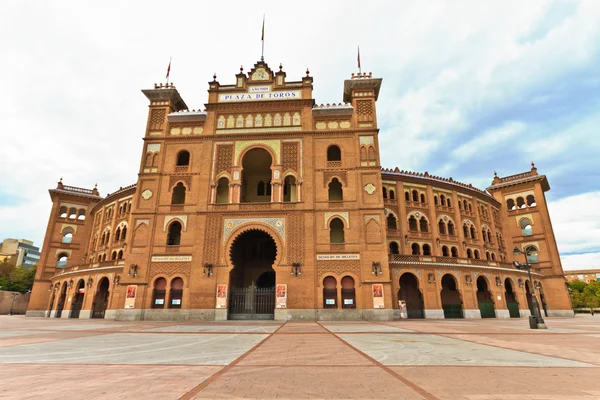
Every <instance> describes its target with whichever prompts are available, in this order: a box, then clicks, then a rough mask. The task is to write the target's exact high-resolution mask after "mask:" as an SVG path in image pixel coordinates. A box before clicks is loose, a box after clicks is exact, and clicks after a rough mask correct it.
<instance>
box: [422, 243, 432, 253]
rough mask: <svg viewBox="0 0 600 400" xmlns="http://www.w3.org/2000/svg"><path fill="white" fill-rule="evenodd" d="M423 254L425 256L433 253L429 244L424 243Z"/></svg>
mask: <svg viewBox="0 0 600 400" xmlns="http://www.w3.org/2000/svg"><path fill="white" fill-rule="evenodd" d="M423 255H424V256H430V255H431V246H429V245H428V244H424V245H423Z"/></svg>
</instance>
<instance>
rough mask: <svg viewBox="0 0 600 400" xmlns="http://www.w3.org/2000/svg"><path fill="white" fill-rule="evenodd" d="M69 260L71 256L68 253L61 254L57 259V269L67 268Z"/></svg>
mask: <svg viewBox="0 0 600 400" xmlns="http://www.w3.org/2000/svg"><path fill="white" fill-rule="evenodd" d="M68 259H69V255H68V254H66V253H60V254H59V255H58V257H57V261H56V268H64V267H66V266H67V260H68Z"/></svg>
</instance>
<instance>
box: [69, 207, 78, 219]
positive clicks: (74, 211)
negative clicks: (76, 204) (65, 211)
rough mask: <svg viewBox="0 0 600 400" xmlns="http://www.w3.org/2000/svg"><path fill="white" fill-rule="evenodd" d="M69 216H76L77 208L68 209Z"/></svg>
mask: <svg viewBox="0 0 600 400" xmlns="http://www.w3.org/2000/svg"><path fill="white" fill-rule="evenodd" d="M69 218H72V219H76V218H77V210H76V209H75V208H70V209H69Z"/></svg>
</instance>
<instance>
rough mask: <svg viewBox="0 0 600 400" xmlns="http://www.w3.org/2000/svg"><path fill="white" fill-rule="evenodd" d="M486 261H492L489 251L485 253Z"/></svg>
mask: <svg viewBox="0 0 600 400" xmlns="http://www.w3.org/2000/svg"><path fill="white" fill-rule="evenodd" d="M485 259H486V260H488V261H489V260H490V252H489V251H486V252H485Z"/></svg>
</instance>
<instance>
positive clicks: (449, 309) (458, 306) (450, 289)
mask: <svg viewBox="0 0 600 400" xmlns="http://www.w3.org/2000/svg"><path fill="white" fill-rule="evenodd" d="M441 297H442V309H443V310H444V318H464V316H463V310H462V299H461V298H460V293H459V292H458V289H457V284H456V279H454V277H453V276H452V275H450V274H446V275H444V277H443V278H442V293H441Z"/></svg>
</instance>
